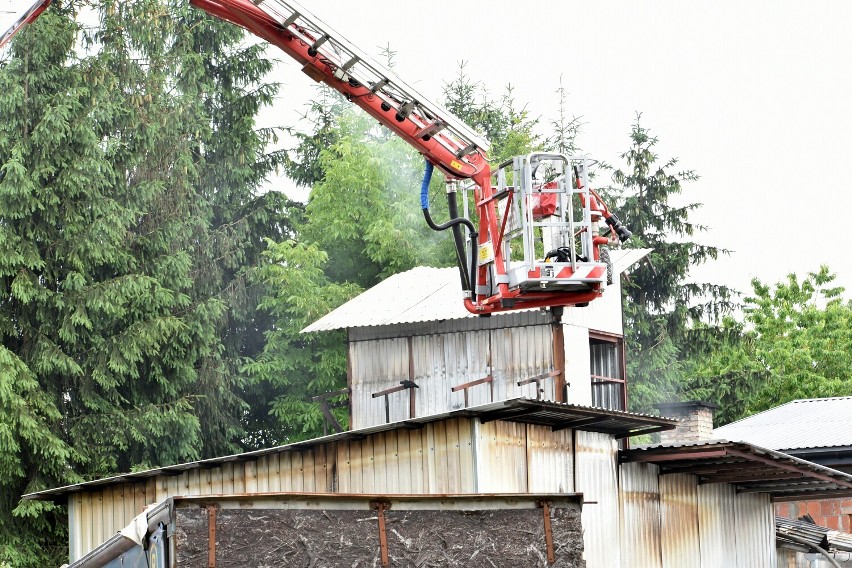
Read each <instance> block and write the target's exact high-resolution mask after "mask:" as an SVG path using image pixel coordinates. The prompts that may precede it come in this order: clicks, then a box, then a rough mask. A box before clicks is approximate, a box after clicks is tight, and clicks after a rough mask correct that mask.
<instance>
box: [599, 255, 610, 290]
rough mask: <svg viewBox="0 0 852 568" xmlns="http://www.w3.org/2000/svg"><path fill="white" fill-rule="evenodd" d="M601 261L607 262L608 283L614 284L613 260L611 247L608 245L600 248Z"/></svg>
mask: <svg viewBox="0 0 852 568" xmlns="http://www.w3.org/2000/svg"><path fill="white" fill-rule="evenodd" d="M600 255H601V262H605V263H606V284H607V286H609V285H610V284H612V261H611V260H610V259H609V249H608V248H607V247H601V248H600Z"/></svg>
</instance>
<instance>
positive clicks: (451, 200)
mask: <svg viewBox="0 0 852 568" xmlns="http://www.w3.org/2000/svg"><path fill="white" fill-rule="evenodd" d="M447 208H448V209H449V212H450V219H458V218H459V203H458V196H457V195H456V192H455V191H451V192H450V193H448V194H447ZM452 229H453V240H454V241H455V243H456V257H458V265H459V274H460V275H461V281H462V289H466V287H467V283H468V282H470V274H468V272H467V266H466V265H465V261H466V260H467V259H466V258H465V250H464V240H463V236H462V228H461V225H453V227H452Z"/></svg>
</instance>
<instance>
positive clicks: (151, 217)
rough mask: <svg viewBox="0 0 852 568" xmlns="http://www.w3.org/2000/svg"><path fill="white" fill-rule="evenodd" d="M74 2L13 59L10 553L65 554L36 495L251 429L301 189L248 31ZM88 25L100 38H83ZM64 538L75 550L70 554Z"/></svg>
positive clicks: (8, 177) (211, 448)
mask: <svg viewBox="0 0 852 568" xmlns="http://www.w3.org/2000/svg"><path fill="white" fill-rule="evenodd" d="M93 7H94V9H95V10H96V11H97V14H98V15H99V16H100V22H99V25H98V27H97V28H96V29H95V31H94V32H92V33H88V32H81V31H80V30H79V29H78V28H77V26H76V25H75V23H74V20H73V14H71V13H70V12H68V11H67V8H66V7H65V6H63V5H62V4H60V3H53V5H52V6H51V8H50V9H49V10H48V11H47V12H46V13H45V14H44V15H43V16H42V17H41V18H40V19H39V20H38V21H37V22H36V23H35V24H34V25H32V26H30V27H28V28H27V29H26V30H24V31H23V32H22V33H21V34H20V35H19V37H18V38H17V39H16V42H15V43H14V45H13V51H12V58H11V59H10V60H9V62H8V63H7V64H6V65H5V66H4V67H3V68H2V69H0V290H2V298H3V300H2V301H0V341H2V343H0V563H6V564H8V565H11V566H44V565H58V564H60V563H61V556H62V552H64V550H65V543H64V542H62V541H63V537H62V532H63V530H64V529H63V528H62V526H63V525H62V522H61V521H62V519H61V511H59V510H54V509H53V508H52V507H50V506H46V505H45V504H42V503H29V502H21V503H20V504H19V503H18V499H19V497H20V495H21V494H22V493H27V492H31V491H37V490H40V489H44V488H46V487H51V486H57V485H63V484H66V483H70V482H75V481H79V480H80V479H82V478H88V477H100V476H103V475H107V474H112V473H117V472H123V471H129V470H132V469H140V468H144V467H148V466H154V465H165V464H170V463H177V462H181V461H186V460H191V459H197V458H201V457H209V456H211V455H221V454H223V453H227V452H232V451H236V450H238V449H239V448H241V447H242V445H241V442H242V436H243V432H244V430H243V425H242V424H241V422H240V418H241V415H242V413H243V411H244V408H245V405H244V403H243V401H242V400H241V396H240V395H241V392H240V391H241V389H242V387H243V378H242V377H241V376H240V374H239V372H238V371H239V365H240V361H241V359H242V358H243V357H246V356H250V355H255V354H257V353H259V352H260V351H261V348H262V344H263V342H264V332H265V331H266V330H268V329H269V326H270V321H269V320H268V318H267V319H265V318H264V315H263V314H261V315H260V316H259V317H257V316H256V315H255V310H254V306H255V304H256V303H257V289H256V288H253V287H252V286H251V285H250V284H249V283H248V282H247V280H246V273H247V267H249V266H251V265H252V264H254V263H257V262H259V260H260V255H261V253H262V252H263V250H264V248H265V243H264V238H270V237H271V238H276V239H281V238H283V237H285V236H287V235H289V234H290V232H291V229H290V227H289V224H288V218H287V213H288V207H289V204H288V203H287V202H286V201H284V200H282V199H280V198H278V197H277V196H274V195H272V196H262V197H257V196H256V195H255V189H256V188H257V187H258V185H259V184H260V183H261V182H262V181H263V180H264V179H265V177H266V175H267V174H268V173H269V172H270V171H271V169H272V168H274V167H275V165H276V164H277V163H278V162H279V161H280V159H281V156H278V155H270V156H267V155H265V154H264V148H265V147H266V144H267V142H268V141H269V140H270V137H271V136H272V135H273V133H272V132H270V131H258V130H256V129H255V128H254V116H255V114H256V113H257V111H258V110H259V109H260V108H261V107H262V106H264V105H266V104H269V102H270V101H271V97H272V95H273V94H274V91H275V88H274V86H269V85H264V84H262V77H263V76H264V74H265V73H266V72H267V71H268V70H269V62H268V61H265V60H263V59H262V57H261V53H260V51H259V50H260V48H259V47H257V46H248V47H246V46H244V45H243V44H242V32H241V31H240V30H238V29H237V28H235V27H234V26H230V25H228V24H225V23H221V22H216V21H214V20H212V19H210V18H208V17H206V16H204V15H203V14H202V13H201V12H200V11H198V10H195V9H190V7H189V5H188V4H187V3H185V2H175V3H169V4H165V3H162V2H158V1H156V0H136V1H134V2H118V1H114V0H103V1H101V2H98V3H95V4H94V5H93ZM77 41H82V43H84V44H85V45H87V46H89V47H90V48H91V49H90V51H89V52H81V51H80V50H78V49H76V48H75V46H76V45H77V43H76V42H77ZM57 551H59V552H57Z"/></svg>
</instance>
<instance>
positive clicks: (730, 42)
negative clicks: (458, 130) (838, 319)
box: [265, 0, 852, 298]
mask: <svg viewBox="0 0 852 568" xmlns="http://www.w3.org/2000/svg"><path fill="white" fill-rule="evenodd" d="M303 3H304V4H308V5H309V6H310V10H311V11H313V12H314V14H316V15H317V16H319V17H320V18H322V19H323V20H324V21H325V22H326V23H328V24H329V25H331V26H332V27H334V28H335V29H336V30H337V31H338V32H340V33H341V34H342V35H343V36H344V37H346V38H347V39H349V40H350V41H351V42H353V43H354V44H355V45H358V46H359V47H361V49H362V50H364V51H366V52H367V53H369V54H371V55H377V54H378V51H379V49H380V47H382V46H386V45H390V47H391V49H393V50H394V51H396V52H397V55H396V59H395V61H396V67H395V71H396V73H397V74H398V75H399V76H400V77H401V78H402V79H403V80H405V81H406V82H408V83H409V84H411V85H412V86H414V87H415V88H417V89H418V90H419V91H421V92H422V93H424V94H425V95H427V96H431V97H433V98H435V99H436V100H441V92H442V87H443V85H444V84H445V83H446V82H447V81H449V80H451V79H452V78H453V77H454V76H455V75H456V73H457V70H458V63H459V62H460V61H462V60H464V61H466V62H467V71H468V74H469V75H470V76H471V77H472V78H473V79H475V80H478V81H482V82H483V83H485V84H486V85H487V86H488V89H489V91H490V92H491V93H492V94H493V95H494V96H499V95H500V94H501V93H502V91H503V89H504V88H505V86H506V85H507V84H508V83H511V84H512V85H513V86H514V87H515V97H516V100H517V101H518V102H519V103H525V104H527V108H528V110H529V111H530V112H531V113H532V114H533V115H534V116H541V117H542V119H543V122H545V123H546V122H547V121H548V120H549V119H550V118H553V117H555V104H556V102H557V95H556V89H557V88H558V86H559V78H560V76H561V77H562V81H563V85H564V86H565V88H566V90H567V91H568V93H569V96H568V104H569V109H570V112H572V113H573V114H576V115H579V116H581V117H582V119H583V121H584V123H585V125H584V127H583V130H582V133H581V137H580V145H581V147H582V149H583V151H584V152H585V153H586V154H588V155H590V156H592V157H594V158H598V159H601V160H605V161H607V162H610V163H614V164H620V163H621V162H620V159H619V155H620V154H621V153H622V152H624V151H625V150H626V149H627V147H628V144H629V140H628V134H629V131H630V126H631V124H632V123H633V121H634V118H635V114H636V112H637V111H638V112H641V113H642V122H643V125H644V126H646V127H648V128H650V129H651V130H652V133H653V134H655V135H656V136H658V137H659V140H660V142H659V145H658V146H657V149H658V151H659V154H660V156H661V157H662V158H669V157H672V156H676V157H678V158H679V159H680V164H681V166H682V167H683V168H686V169H693V170H695V171H696V172H697V173H698V174H699V175H700V176H701V179H700V180H699V181H698V182H695V183H692V184H688V185H687V186H686V190H685V200H689V201H699V202H702V203H703V204H704V207H703V208H702V209H701V210H700V211H699V212H698V213H696V214H695V215H694V220H695V221H696V222H700V223H703V224H706V225H708V226H709V227H710V231H709V232H708V233H706V234H705V235H703V236H701V237H699V238H700V239H701V240H703V241H704V242H706V243H708V244H713V245H717V246H720V247H725V248H729V249H731V250H733V251H734V253H733V254H732V255H731V257H730V258H727V259H724V260H720V261H718V262H715V263H713V264H712V265H709V266H707V267H704V268H702V269H700V270H697V271H695V276H696V277H697V278H698V279H705V280H710V281H713V282H716V283H724V284H727V285H730V286H733V287H735V288H738V289H740V290H746V291H748V290H750V285H749V282H750V279H751V278H752V277H754V276H758V277H760V278H761V279H763V280H764V281H767V282H773V283H774V282H775V281H777V280H779V279H782V278H784V277H785V275H786V274H787V273H789V272H796V273H798V274H800V275H803V274H804V273H806V272H808V271H811V270H816V269H817V267H818V266H819V265H820V264H821V263H826V264H828V265H829V266H830V267H831V269H832V270H833V271H834V272H836V273H837V274H838V277H839V281H840V282H841V283H842V284H843V285H844V286H846V288H847V289H848V291H847V293H846V296H847V297H850V298H852V252H850V250H849V249H850V245H849V242H848V241H849V239H850V238H852V227H847V226H846V222H847V218H848V217H849V214H848V213H849V208H850V205H852V197H850V189H852V188H850V162H852V139H851V138H850V136H852V2H850V1H849V0H837V1H810V2H803V1H801V2H800V1H797V2H793V1H780V0H776V1H756V0H749V1H748V2H743V1H733V0H722V1H718V0H717V1H714V2H688V1H683V0H667V1H662V0H658V1H631V2H626V1H623V2H622V1H618V2H615V1H600V0H598V1H595V2H588V1H584V2H578V1H564V0H563V1H560V2H544V1H535V0H528V1H526V2H516V1H515V2H510V1H500V0H494V1H490V2H485V1H479V0H468V1H467V2H458V1H453V2H451V1H449V0H432V1H430V2H416V3H414V2H400V0H394V1H390V0H371V1H370V2H344V1H341V0H312V1H311V2H307V1H303ZM273 54H275V52H274V50H270V55H273ZM282 57H286V56H282ZM274 79H275V80H278V81H280V82H282V84H283V85H282V93H283V94H282V96H281V99H280V101H279V103H278V104H277V106H276V108H275V112H274V113H272V114H268V115H266V117H265V120H270V119H272V120H274V121H284V122H286V123H288V124H292V123H293V122H294V121H295V120H296V118H297V117H298V114H299V113H300V112H303V111H304V108H305V107H304V105H305V104H306V103H307V101H308V99H309V98H310V96H311V94H312V93H313V91H312V87H311V85H312V83H311V81H310V80H309V79H308V78H307V77H306V76H304V75H303V74H302V73H301V71H300V70H299V68H298V66H297V65H296V64H295V63H294V62H293V61H291V60H289V59H285V60H282V62H281V64H280V65H279V66H278V69H277V71H276V73H275V76H274ZM273 117H274V118H273ZM416 190H417V188H412V191H416Z"/></svg>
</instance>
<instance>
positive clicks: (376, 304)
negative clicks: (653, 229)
mask: <svg viewBox="0 0 852 568" xmlns="http://www.w3.org/2000/svg"><path fill="white" fill-rule="evenodd" d="M650 252H651V249H620V250H613V251H611V252H610V258H612V264H613V271H614V272H615V273H616V274H620V273H622V272H624V271H625V270H626V269H627V268H629V267H630V266H631V265H633V264H635V263H636V262H638V261H640V260H641V259H642V258H644V257H645V256H647V255H648V253H650ZM462 300H463V297H462V291H461V285H460V283H459V273H458V269H456V268H430V267H426V266H420V267H417V268H412V269H411V270H408V271H406V272H400V273H399V274H394V275H393V276H390V277H388V278H386V279H385V280H383V281H382V282H379V283H378V284H376V285H375V286H373V287H372V288H370V289H369V290H367V291H365V292H364V293H362V294H360V295H358V296H357V297H355V298H353V299H352V300H349V301H348V302H346V303H345V304H343V305H342V306H340V307H339V308H337V309H336V310H334V311H332V312H331V313H329V314H327V315H325V316H324V317H322V318H320V319H319V320H317V321H315V322H314V323H312V324H311V325H309V326H308V327H306V328H305V329H303V330H302V333H310V332H315V331H331V330H334V329H345V328H351V327H368V326H382V325H394V324H404V323H417V322H427V321H441V320H455V319H463V318H476V317H478V316H476V315H474V314H471V313H470V312H468V311H467V310H466V309H465V308H464V304H463V301H462ZM502 313H511V312H497V313H496V314H494V315H500V314H502ZM570 317H571V310H566V312H565V321H566V323H570Z"/></svg>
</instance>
